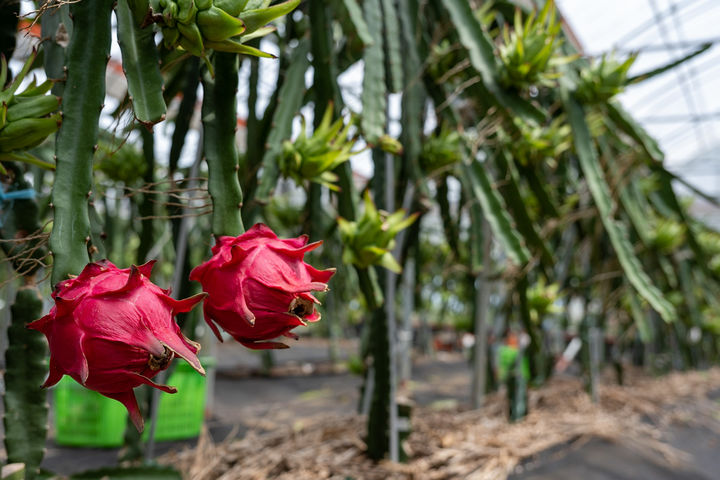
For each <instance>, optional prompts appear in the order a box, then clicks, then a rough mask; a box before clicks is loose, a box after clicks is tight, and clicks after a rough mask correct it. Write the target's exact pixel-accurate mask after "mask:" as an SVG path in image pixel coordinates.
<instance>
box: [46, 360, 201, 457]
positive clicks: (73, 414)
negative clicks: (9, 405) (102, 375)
mask: <svg viewBox="0 0 720 480" xmlns="http://www.w3.org/2000/svg"><path fill="white" fill-rule="evenodd" d="M202 363H203V365H204V366H205V367H206V368H210V367H211V366H212V365H213V363H214V362H213V359H209V358H203V359H202ZM167 383H168V385H172V386H174V387H177V389H178V392H177V393H174V394H167V393H161V394H160V405H159V406H158V420H157V426H156V428H155V439H156V440H157V441H166V440H182V439H186V438H192V437H196V436H198V435H199V434H200V429H201V428H202V422H203V418H204V414H205V398H206V389H207V379H206V378H205V377H203V376H202V375H200V374H198V373H197V372H196V371H195V370H193V368H192V367H191V366H190V365H189V364H188V363H187V362H185V361H183V360H181V361H179V362H177V363H176V364H175V370H174V371H173V373H172V374H171V375H170V379H169V380H168V382H167ZM53 396H54V409H55V442H56V443H58V444H59V445H67V446H83V447H119V446H121V445H122V444H123V435H124V433H125V426H126V425H127V410H125V407H124V406H123V405H122V404H121V403H120V402H118V401H116V400H112V399H110V398H107V397H104V396H102V395H100V394H99V393H97V392H95V391H93V390H88V389H87V388H85V387H83V386H82V385H80V384H79V383H77V382H76V381H75V380H73V379H72V378H70V377H69V376H67V375H66V376H64V377H63V378H62V380H60V382H59V383H58V384H57V386H56V387H55V388H53ZM149 430H150V429H149V426H148V425H146V428H145V432H144V435H143V437H144V438H145V439H147V436H148V432H149Z"/></svg>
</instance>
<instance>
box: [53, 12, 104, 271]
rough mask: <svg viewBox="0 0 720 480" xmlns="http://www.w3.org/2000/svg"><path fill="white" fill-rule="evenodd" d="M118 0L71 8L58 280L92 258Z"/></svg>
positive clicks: (58, 179) (58, 148)
mask: <svg viewBox="0 0 720 480" xmlns="http://www.w3.org/2000/svg"><path fill="white" fill-rule="evenodd" d="M114 3H115V2H114V0H94V1H92V2H77V3H73V4H72V5H71V6H70V14H71V16H72V19H73V24H74V27H75V28H74V29H73V30H74V33H73V36H72V38H71V40H70V44H69V45H68V51H67V62H66V63H67V81H66V83H65V89H64V93H63V95H64V96H63V102H62V106H61V108H62V115H63V124H62V126H61V127H60V131H59V132H58V136H57V141H56V144H55V156H56V165H57V170H56V173H55V182H54V184H53V191H52V203H53V206H54V210H55V215H54V223H53V229H52V233H51V235H50V249H51V250H52V252H53V256H54V265H53V272H52V282H53V284H55V283H57V282H59V281H61V280H64V279H65V278H67V276H68V275H71V274H73V275H77V274H79V273H80V272H81V271H82V269H83V268H84V267H85V265H86V264H87V262H88V259H89V257H88V243H89V241H90V217H89V213H88V199H89V198H90V196H91V195H92V191H91V190H92V158H93V154H94V152H95V149H96V142H97V137H98V120H99V117H100V111H101V109H102V106H103V101H104V99H105V68H106V65H107V61H108V58H109V56H110V40H111V27H110V16H111V14H112V7H113V4H114Z"/></svg>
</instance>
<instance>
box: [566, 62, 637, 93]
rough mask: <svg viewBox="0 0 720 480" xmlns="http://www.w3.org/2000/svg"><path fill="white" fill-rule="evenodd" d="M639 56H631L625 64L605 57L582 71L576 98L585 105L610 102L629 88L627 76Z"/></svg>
mask: <svg viewBox="0 0 720 480" xmlns="http://www.w3.org/2000/svg"><path fill="white" fill-rule="evenodd" d="M636 58H637V54H634V55H630V56H629V57H628V58H627V59H625V61H624V62H622V63H620V62H618V61H616V60H615V59H614V58H613V57H612V56H606V55H603V56H602V58H601V59H600V61H599V62H598V61H594V60H593V62H592V63H591V64H590V66H589V67H586V68H583V69H582V70H580V81H579V83H578V85H577V88H576V91H575V96H576V97H577V98H578V100H580V101H581V102H583V103H586V104H596V103H602V102H606V101H608V100H610V99H611V98H612V97H614V96H615V95H617V94H618V93H620V92H622V91H623V90H624V89H625V87H626V86H627V83H628V80H627V75H628V71H629V70H630V67H632V65H633V63H634V62H635V59H636Z"/></svg>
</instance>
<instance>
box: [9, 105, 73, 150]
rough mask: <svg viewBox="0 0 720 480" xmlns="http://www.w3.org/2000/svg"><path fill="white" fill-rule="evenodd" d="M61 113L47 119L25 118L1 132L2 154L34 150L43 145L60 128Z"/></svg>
mask: <svg viewBox="0 0 720 480" xmlns="http://www.w3.org/2000/svg"><path fill="white" fill-rule="evenodd" d="M61 121H62V117H61V116H60V114H59V113H56V114H55V115H52V116H50V117H45V118H23V119H22V120H18V121H16V122H10V123H8V124H7V125H5V127H4V128H3V129H2V130H0V152H12V151H13V150H23V149H27V148H32V147H34V146H36V145H39V144H40V143H42V141H43V140H45V139H46V138H47V137H48V135H51V134H53V133H55V132H56V131H57V130H58V128H59V127H60V122H61Z"/></svg>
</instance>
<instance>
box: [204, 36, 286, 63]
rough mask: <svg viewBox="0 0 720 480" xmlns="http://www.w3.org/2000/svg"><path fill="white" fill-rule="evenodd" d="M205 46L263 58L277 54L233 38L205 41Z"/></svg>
mask: <svg viewBox="0 0 720 480" xmlns="http://www.w3.org/2000/svg"><path fill="white" fill-rule="evenodd" d="M205 46H206V47H207V48H212V49H213V50H216V51H218V52H231V53H241V54H243V55H251V56H253V57H261V58H275V55H272V54H270V53H267V52H263V51H262V50H258V49H257V48H254V47H250V46H248V45H243V44H242V43H240V42H236V41H234V40H231V39H227V40H223V41H221V42H213V41H210V40H208V41H207V42H205Z"/></svg>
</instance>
